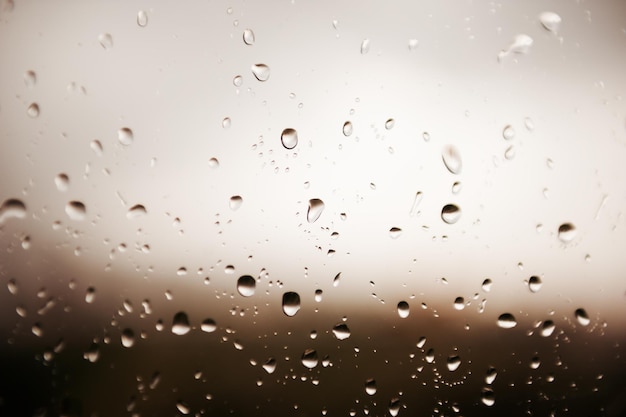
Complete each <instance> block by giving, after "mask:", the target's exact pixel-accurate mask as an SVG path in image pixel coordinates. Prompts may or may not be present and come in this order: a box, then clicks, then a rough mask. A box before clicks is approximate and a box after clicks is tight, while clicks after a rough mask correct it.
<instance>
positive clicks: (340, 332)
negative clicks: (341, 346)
mask: <svg viewBox="0 0 626 417" xmlns="http://www.w3.org/2000/svg"><path fill="white" fill-rule="evenodd" d="M333 335H335V337H336V338H337V339H338V340H345V339H347V338H349V337H350V329H349V328H348V325H347V324H345V323H339V324H337V325H335V327H333Z"/></svg>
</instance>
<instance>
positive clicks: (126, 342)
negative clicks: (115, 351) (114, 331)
mask: <svg viewBox="0 0 626 417" xmlns="http://www.w3.org/2000/svg"><path fill="white" fill-rule="evenodd" d="M134 344H135V332H133V331H132V329H124V330H122V346H124V347H125V348H129V347H132V346H133V345H134Z"/></svg>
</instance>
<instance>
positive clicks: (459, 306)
mask: <svg viewBox="0 0 626 417" xmlns="http://www.w3.org/2000/svg"><path fill="white" fill-rule="evenodd" d="M464 308H465V299H464V298H463V297H456V298H455V299H454V309H455V310H463V309H464Z"/></svg>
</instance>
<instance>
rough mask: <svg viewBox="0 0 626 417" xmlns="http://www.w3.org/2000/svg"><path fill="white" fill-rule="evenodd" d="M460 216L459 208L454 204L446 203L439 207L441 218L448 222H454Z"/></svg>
mask: <svg viewBox="0 0 626 417" xmlns="http://www.w3.org/2000/svg"><path fill="white" fill-rule="evenodd" d="M460 217H461V209H460V208H459V207H458V206H457V205H455V204H446V205H445V206H443V208H442V209H441V219H442V220H443V221H444V222H446V223H448V224H454V223H456V222H457V221H458V220H459V218H460Z"/></svg>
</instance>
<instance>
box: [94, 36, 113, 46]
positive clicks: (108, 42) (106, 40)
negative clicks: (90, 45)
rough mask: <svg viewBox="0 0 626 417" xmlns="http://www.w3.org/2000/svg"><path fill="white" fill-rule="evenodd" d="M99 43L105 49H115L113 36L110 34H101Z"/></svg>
mask: <svg viewBox="0 0 626 417" xmlns="http://www.w3.org/2000/svg"><path fill="white" fill-rule="evenodd" d="M98 42H100V45H101V46H102V47H103V48H104V49H111V48H112V47H113V36H111V34H110V33H101V34H100V35H98Z"/></svg>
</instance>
